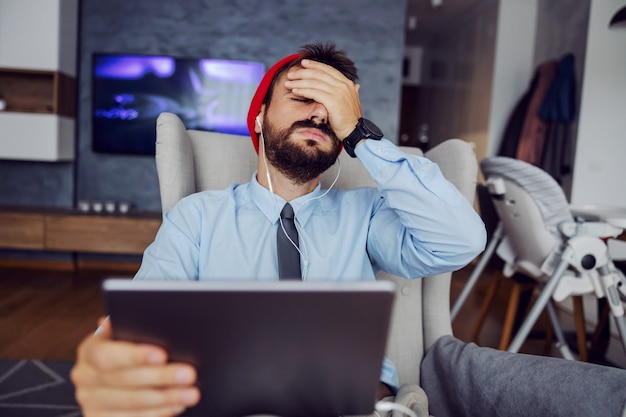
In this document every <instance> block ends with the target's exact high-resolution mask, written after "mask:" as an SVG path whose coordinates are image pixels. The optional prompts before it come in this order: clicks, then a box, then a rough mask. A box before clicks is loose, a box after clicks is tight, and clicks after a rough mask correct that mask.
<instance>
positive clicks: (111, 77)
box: [92, 53, 265, 155]
mask: <svg viewBox="0 0 626 417" xmlns="http://www.w3.org/2000/svg"><path fill="white" fill-rule="evenodd" d="M264 71H265V68H264V66H263V64H262V63H259V62H251V61H235V60H221V59H208V58H176V57H172V56H162V55H130V54H101V53H97V54H93V62H92V97H93V113H92V115H93V118H92V126H93V136H92V139H93V140H92V148H93V150H94V152H103V153H113V154H131V155H132V154H134V155H154V151H155V136H156V133H155V132H156V118H157V117H158V115H159V114H160V113H161V112H171V113H175V114H177V115H178V116H179V117H180V118H181V120H182V121H183V123H184V124H185V126H186V127H187V128H188V129H197V130H205V131H214V132H222V133H230V134H236V135H248V134H249V133H248V128H247V125H246V116H247V113H248V106H249V105H250V100H251V99H252V96H253V95H254V92H255V90H256V87H257V85H258V84H259V82H260V81H261V78H262V77H263V74H264Z"/></svg>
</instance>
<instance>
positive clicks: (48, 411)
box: [0, 359, 81, 417]
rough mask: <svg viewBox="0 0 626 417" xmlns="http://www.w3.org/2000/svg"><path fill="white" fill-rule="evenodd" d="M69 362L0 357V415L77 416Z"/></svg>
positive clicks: (29, 416)
mask: <svg viewBox="0 0 626 417" xmlns="http://www.w3.org/2000/svg"><path fill="white" fill-rule="evenodd" d="M72 365H73V364H72V362H55V361H38V360H5V359H0V415H1V416H7V417H9V416H10V417H80V416H81V412H80V409H79V407H78V405H77V404H76V401H75V400H74V386H73V385H72V382H71V381H70V379H69V373H70V369H71V368H72Z"/></svg>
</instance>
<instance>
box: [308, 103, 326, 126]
mask: <svg viewBox="0 0 626 417" xmlns="http://www.w3.org/2000/svg"><path fill="white" fill-rule="evenodd" d="M309 120H313V121H314V122H315V123H327V122H328V110H326V107H325V106H324V105H323V104H320V103H318V102H316V101H314V102H312V103H311V109H310V112H309Z"/></svg>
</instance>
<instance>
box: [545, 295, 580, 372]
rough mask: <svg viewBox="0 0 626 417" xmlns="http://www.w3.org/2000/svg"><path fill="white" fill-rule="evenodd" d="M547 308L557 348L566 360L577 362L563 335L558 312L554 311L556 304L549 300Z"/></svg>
mask: <svg viewBox="0 0 626 417" xmlns="http://www.w3.org/2000/svg"><path fill="white" fill-rule="evenodd" d="M546 308H547V309H548V314H549V315H550V321H551V322H552V328H553V329H554V335H555V336H556V340H557V343H556V347H557V349H559V352H561V356H562V357H563V358H564V359H568V360H575V359H576V358H574V355H573V354H572V351H571V350H570V348H569V346H568V344H567V341H566V340H565V335H564V334H563V329H562V328H561V324H560V323H559V318H558V316H557V315H556V311H555V309H554V304H553V303H552V300H548V304H546Z"/></svg>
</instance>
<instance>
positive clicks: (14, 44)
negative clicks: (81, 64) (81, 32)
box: [0, 0, 78, 162]
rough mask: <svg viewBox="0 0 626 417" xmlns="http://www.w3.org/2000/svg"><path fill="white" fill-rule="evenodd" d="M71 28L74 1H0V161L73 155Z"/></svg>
mask: <svg viewBox="0 0 626 417" xmlns="http://www.w3.org/2000/svg"><path fill="white" fill-rule="evenodd" d="M35 11H36V12H35ZM77 30H78V1H77V0H2V1H0V100H2V101H1V103H2V106H0V109H1V111H0V125H1V126H2V138H3V140H1V141H0V159H13V160H27V161H47V162H54V161H70V160H73V159H74V147H75V146H74V142H75V117H76V116H75V115H76V55H77Z"/></svg>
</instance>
